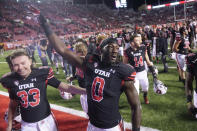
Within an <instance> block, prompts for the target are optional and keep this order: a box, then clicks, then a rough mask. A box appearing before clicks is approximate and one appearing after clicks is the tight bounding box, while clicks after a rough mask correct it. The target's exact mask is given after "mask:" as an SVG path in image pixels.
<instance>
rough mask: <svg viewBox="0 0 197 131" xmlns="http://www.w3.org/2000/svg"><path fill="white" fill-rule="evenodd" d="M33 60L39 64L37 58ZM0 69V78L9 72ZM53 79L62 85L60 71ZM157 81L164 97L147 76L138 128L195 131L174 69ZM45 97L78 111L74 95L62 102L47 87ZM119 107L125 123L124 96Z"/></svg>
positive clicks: (1, 65) (195, 124)
mask: <svg viewBox="0 0 197 131" xmlns="http://www.w3.org/2000/svg"><path fill="white" fill-rule="evenodd" d="M10 52H11V51H8V52H5V54H4V55H3V56H1V57H0V62H4V61H5V60H4V57H5V56H7V55H8V54H9V53H10ZM36 59H37V61H38V62H40V61H39V58H38V56H37V55H36ZM168 62H169V66H173V67H176V64H175V62H174V61H173V60H169V59H168ZM155 65H157V66H159V71H162V70H163V66H162V65H161V64H160V63H158V64H155ZM38 66H39V65H38ZM53 68H54V67H53ZM0 69H1V70H0V76H2V75H3V74H4V73H6V72H9V69H8V66H7V64H6V63H0ZM54 69H55V68H54ZM56 77H57V78H58V79H60V80H62V81H65V76H64V74H63V72H62V70H61V71H60V74H58V75H56ZM158 78H159V79H160V80H161V81H163V82H164V83H165V85H167V87H168V92H167V94H165V95H157V94H155V93H154V92H153V87H152V85H153V83H152V76H151V75H150V74H149V82H150V89H149V100H150V104H149V105H145V104H144V101H143V96H142V93H141V94H140V100H141V103H142V123H141V125H142V126H146V127H151V128H156V129H159V130H162V131H196V130H197V120H194V119H192V118H190V117H189V115H188V112H187V107H186V97H185V92H184V87H183V83H181V82H179V81H178V74H177V70H176V68H170V69H169V73H159V76H158ZM75 83H76V81H75ZM0 90H3V91H6V90H5V89H3V88H2V86H1V87H0ZM47 93H48V99H49V101H50V103H53V104H57V105H62V106H65V107H70V108H74V109H77V110H82V109H81V105H80V101H79V95H76V96H75V97H74V98H73V99H72V100H70V101H65V100H63V99H61V97H60V95H59V92H58V90H56V89H55V88H52V87H49V88H48V92H47ZM119 107H120V112H121V114H122V116H123V118H124V120H125V121H127V122H129V121H130V108H129V105H128V103H127V100H126V97H125V95H124V94H123V95H122V96H121V99H120V105H119Z"/></svg>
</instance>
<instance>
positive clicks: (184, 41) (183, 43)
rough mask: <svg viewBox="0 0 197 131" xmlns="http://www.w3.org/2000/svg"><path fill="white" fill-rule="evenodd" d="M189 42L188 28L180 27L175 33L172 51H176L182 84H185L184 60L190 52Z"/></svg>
mask: <svg viewBox="0 0 197 131" xmlns="http://www.w3.org/2000/svg"><path fill="white" fill-rule="evenodd" d="M189 45H190V43H189V37H188V30H187V29H186V28H184V27H181V28H180V33H177V35H176V42H175V44H174V46H173V51H175V52H176V62H177V65H178V72H179V76H180V78H181V81H182V82H183V84H185V71H186V62H185V56H186V55H187V54H188V53H189V52H190V50H191V49H190V46H189Z"/></svg>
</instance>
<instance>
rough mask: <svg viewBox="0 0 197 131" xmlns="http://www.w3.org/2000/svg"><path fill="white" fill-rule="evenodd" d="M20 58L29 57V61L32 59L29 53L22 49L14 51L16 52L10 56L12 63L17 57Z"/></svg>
mask: <svg viewBox="0 0 197 131" xmlns="http://www.w3.org/2000/svg"><path fill="white" fill-rule="evenodd" d="M19 56H27V57H28V58H29V59H31V58H30V56H29V55H28V53H27V52H26V50H24V49H20V50H16V51H14V52H13V53H12V54H11V55H10V62H11V61H12V60H13V59H15V58H17V57H19Z"/></svg>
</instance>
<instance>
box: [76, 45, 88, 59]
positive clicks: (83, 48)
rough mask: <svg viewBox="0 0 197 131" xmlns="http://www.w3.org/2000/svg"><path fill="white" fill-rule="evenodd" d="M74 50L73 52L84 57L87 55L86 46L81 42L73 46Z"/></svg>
mask: <svg viewBox="0 0 197 131" xmlns="http://www.w3.org/2000/svg"><path fill="white" fill-rule="evenodd" d="M74 50H75V52H76V53H77V52H81V53H82V54H83V55H84V56H85V55H86V54H87V51H88V49H87V46H86V44H84V43H83V42H77V43H76V44H75V45H74Z"/></svg>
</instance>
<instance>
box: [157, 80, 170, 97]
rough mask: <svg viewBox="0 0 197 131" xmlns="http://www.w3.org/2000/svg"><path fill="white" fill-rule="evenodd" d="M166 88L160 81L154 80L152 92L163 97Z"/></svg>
mask: <svg viewBox="0 0 197 131" xmlns="http://www.w3.org/2000/svg"><path fill="white" fill-rule="evenodd" d="M167 89H168V88H167V87H166V86H165V85H164V83H163V82H162V81H160V80H154V84H153V91H154V92H155V93H157V94H160V95H163V94H166V92H167Z"/></svg>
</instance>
